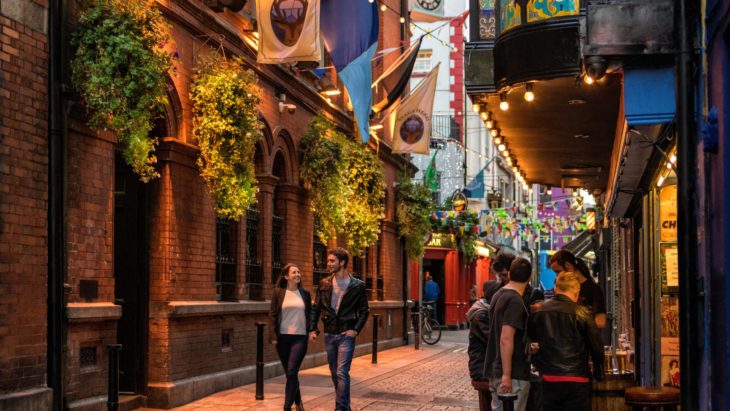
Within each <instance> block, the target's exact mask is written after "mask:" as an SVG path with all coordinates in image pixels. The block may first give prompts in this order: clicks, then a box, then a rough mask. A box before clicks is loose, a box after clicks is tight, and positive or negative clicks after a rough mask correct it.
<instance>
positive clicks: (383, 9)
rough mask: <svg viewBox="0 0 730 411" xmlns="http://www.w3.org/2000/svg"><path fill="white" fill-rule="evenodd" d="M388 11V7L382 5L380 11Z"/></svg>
mask: <svg viewBox="0 0 730 411" xmlns="http://www.w3.org/2000/svg"><path fill="white" fill-rule="evenodd" d="M386 10H388V6H386V5H385V3H383V4H381V5H380V11H386Z"/></svg>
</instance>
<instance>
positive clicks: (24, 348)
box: [0, 1, 48, 392]
mask: <svg viewBox="0 0 730 411" xmlns="http://www.w3.org/2000/svg"><path fill="white" fill-rule="evenodd" d="M5 3H6V4H5V5H4V7H8V6H9V5H12V2H11V1H6V2H5ZM35 4H40V7H41V8H47V6H46V5H45V2H38V3H33V5H35ZM31 6H32V5H31ZM35 7H38V6H35ZM47 67H48V51H47V37H46V34H45V33H43V32H41V31H35V30H33V29H31V28H30V27H28V26H26V25H23V24H22V23H20V22H18V21H15V20H11V19H10V18H7V17H6V16H4V15H0V284H1V285H0V392H6V391H16V390H22V389H25V388H28V387H34V386H43V385H44V384H45V372H46V355H45V350H46V272H47V268H46V267H47V248H46V240H45V239H46V237H47V230H48V229H47V224H46V221H47V219H46V215H47V192H48V180H47V175H48V162H47V158H48V152H47V138H46V135H47V118H48V113H47V100H46V96H47V76H48V71H47Z"/></svg>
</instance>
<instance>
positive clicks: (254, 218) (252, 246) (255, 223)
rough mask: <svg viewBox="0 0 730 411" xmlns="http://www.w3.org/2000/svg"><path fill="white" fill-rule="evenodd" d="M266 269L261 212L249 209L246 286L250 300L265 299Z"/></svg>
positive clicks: (247, 213) (247, 215) (247, 217)
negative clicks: (262, 251) (264, 264)
mask: <svg viewBox="0 0 730 411" xmlns="http://www.w3.org/2000/svg"><path fill="white" fill-rule="evenodd" d="M263 285H264V269H263V264H262V263H261V250H260V247H259V212H258V211H257V210H254V209H249V210H248V211H247V212H246V286H247V288H248V298H249V299H251V300H263V299H264V295H263V293H264V290H263Z"/></svg>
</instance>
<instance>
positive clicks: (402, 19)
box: [399, 16, 406, 24]
mask: <svg viewBox="0 0 730 411" xmlns="http://www.w3.org/2000/svg"><path fill="white" fill-rule="evenodd" d="M399 21H400V24H403V23H405V22H406V18H405V17H403V16H401V18H400V19H399Z"/></svg>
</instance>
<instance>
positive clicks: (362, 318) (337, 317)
mask: <svg viewBox="0 0 730 411" xmlns="http://www.w3.org/2000/svg"><path fill="white" fill-rule="evenodd" d="M349 257H350V256H349V254H348V253H347V250H345V249H344V248H340V247H336V248H333V249H331V250H329V251H328V252H327V270H328V271H329V272H330V273H331V275H330V276H328V277H326V278H323V279H322V281H320V283H319V288H318V289H317V292H316V293H315V297H314V305H313V306H312V318H311V322H310V333H309V339H310V340H311V341H312V342H314V341H315V340H316V339H317V336H318V335H319V329H318V328H317V325H318V323H319V317H320V315H321V316H322V323H323V324H324V343H325V350H326V351H327V362H328V363H329V366H330V373H331V374H332V382H333V383H334V385H335V393H336V398H337V402H336V408H335V409H336V411H350V365H351V364H352V356H353V354H354V352H355V337H357V335H358V334H360V331H362V329H363V327H364V326H365V323H366V322H367V319H368V313H369V312H370V308H369V307H368V298H367V294H366V292H365V283H364V282H362V281H360V280H358V279H357V278H354V277H352V276H350V274H348V273H347V262H348V260H349Z"/></svg>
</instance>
